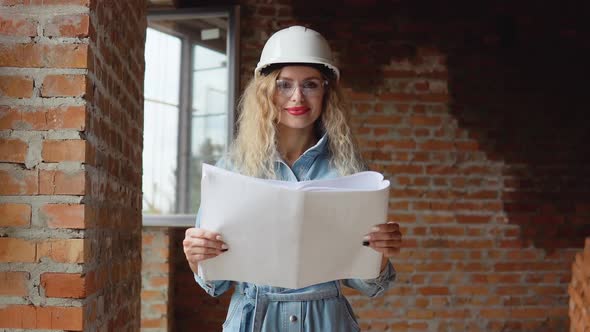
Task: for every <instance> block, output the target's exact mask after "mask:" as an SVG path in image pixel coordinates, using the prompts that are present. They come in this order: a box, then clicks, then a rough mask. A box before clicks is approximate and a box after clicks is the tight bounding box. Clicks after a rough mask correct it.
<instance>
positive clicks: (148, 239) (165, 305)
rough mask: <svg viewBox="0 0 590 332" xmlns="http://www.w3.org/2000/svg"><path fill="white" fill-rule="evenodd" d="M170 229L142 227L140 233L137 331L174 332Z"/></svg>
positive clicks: (173, 277)
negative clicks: (139, 327) (139, 308)
mask: <svg viewBox="0 0 590 332" xmlns="http://www.w3.org/2000/svg"><path fill="white" fill-rule="evenodd" d="M172 232H173V229H171V228H166V227H144V228H143V232H142V239H141V240H142V251H141V256H142V265H141V330H142V331H144V332H150V331H154V332H155V331H175V330H174V329H173V327H172V324H173V323H174V321H173V319H171V317H173V312H174V311H175V310H176V306H173V305H172V298H173V293H172V288H171V287H170V284H171V281H172V280H174V279H175V273H174V271H175V269H174V268H173V265H172V263H171V257H170V244H171V242H170V235H171V233H172Z"/></svg>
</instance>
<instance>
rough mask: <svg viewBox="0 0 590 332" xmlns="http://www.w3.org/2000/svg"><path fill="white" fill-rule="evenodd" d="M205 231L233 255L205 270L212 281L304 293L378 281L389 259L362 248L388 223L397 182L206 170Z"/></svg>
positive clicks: (371, 175) (369, 176)
mask: <svg viewBox="0 0 590 332" xmlns="http://www.w3.org/2000/svg"><path fill="white" fill-rule="evenodd" d="M202 174H203V178H202V181H201V227H202V228H204V229H208V230H211V231H215V232H218V233H220V234H221V235H222V237H223V241H224V242H225V243H227V245H228V247H229V250H228V251H227V252H225V253H223V254H221V255H219V256H217V257H215V258H212V259H208V260H205V261H203V262H201V263H200V264H199V276H200V277H201V278H203V279H204V280H234V281H245V282H251V283H255V284H261V285H271V286H275V287H284V288H301V287H306V286H309V285H313V284H317V283H321V282H325V281H330V280H338V279H348V278H362V279H369V278H376V277H377V276H378V275H379V270H380V263H381V254H379V253H378V252H376V251H374V250H373V249H371V248H369V247H365V246H363V245H362V242H363V237H364V236H365V235H366V234H368V233H369V232H370V231H371V228H372V227H373V226H374V225H376V224H382V223H384V222H386V221H387V208H388V201H389V181H387V180H384V179H383V176H382V175H381V174H379V173H377V172H361V173H357V174H354V175H350V176H346V177H340V178H335V179H329V180H315V181H302V182H287V181H275V180H262V179H256V178H253V177H248V176H244V175H240V174H237V173H233V172H230V171H226V170H224V169H221V168H218V167H215V166H211V165H206V164H204V165H203V173H202Z"/></svg>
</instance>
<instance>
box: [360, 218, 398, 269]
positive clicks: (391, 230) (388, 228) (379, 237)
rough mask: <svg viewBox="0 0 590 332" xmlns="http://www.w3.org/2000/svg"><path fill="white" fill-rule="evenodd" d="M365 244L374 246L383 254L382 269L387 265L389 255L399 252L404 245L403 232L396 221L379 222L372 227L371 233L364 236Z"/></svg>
mask: <svg viewBox="0 0 590 332" xmlns="http://www.w3.org/2000/svg"><path fill="white" fill-rule="evenodd" d="M363 245H364V246H368V247H371V248H373V249H374V250H376V251H378V252H380V253H382V254H383V260H382V261H381V270H383V269H384V268H385V266H386V265H387V261H388V258H389V257H393V256H394V255H395V254H397V253H398V252H399V250H400V248H401V246H402V233H401V232H400V231H399V225H398V224H397V223H395V222H392V221H390V222H388V223H386V224H379V225H376V226H375V227H373V229H371V233H369V234H367V235H366V236H365V237H364V238H363Z"/></svg>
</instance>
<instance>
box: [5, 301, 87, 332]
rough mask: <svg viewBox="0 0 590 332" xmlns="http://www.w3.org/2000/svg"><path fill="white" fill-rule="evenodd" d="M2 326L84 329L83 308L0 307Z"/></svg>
mask: <svg viewBox="0 0 590 332" xmlns="http://www.w3.org/2000/svg"><path fill="white" fill-rule="evenodd" d="M0 327H4V328H14V329H51V330H68V331H82V330H83V308H82V307H51V306H47V307H34V306H30V305H7V306H4V307H2V308H0Z"/></svg>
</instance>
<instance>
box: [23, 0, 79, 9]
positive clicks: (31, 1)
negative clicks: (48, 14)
mask: <svg viewBox="0 0 590 332" xmlns="http://www.w3.org/2000/svg"><path fill="white" fill-rule="evenodd" d="M23 4H24V5H27V6H53V5H79V6H86V7H88V6H89V5H90V0H23Z"/></svg>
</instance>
